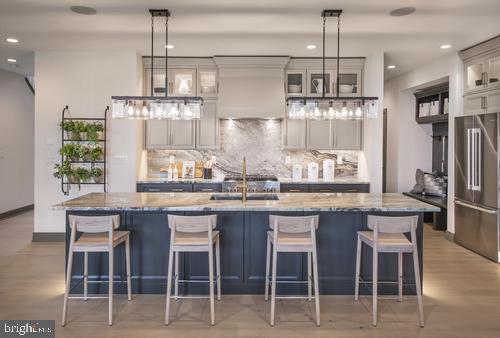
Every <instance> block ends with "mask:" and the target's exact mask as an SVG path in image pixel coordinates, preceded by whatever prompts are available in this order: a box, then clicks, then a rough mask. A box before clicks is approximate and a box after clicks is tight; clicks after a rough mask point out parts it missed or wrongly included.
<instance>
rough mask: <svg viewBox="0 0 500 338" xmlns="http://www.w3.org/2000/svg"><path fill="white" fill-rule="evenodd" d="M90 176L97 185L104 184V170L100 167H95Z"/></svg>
mask: <svg viewBox="0 0 500 338" xmlns="http://www.w3.org/2000/svg"><path fill="white" fill-rule="evenodd" d="M90 175H91V176H92V179H93V180H94V182H95V183H102V181H103V180H104V175H103V170H102V168H100V167H93V168H92V169H90Z"/></svg>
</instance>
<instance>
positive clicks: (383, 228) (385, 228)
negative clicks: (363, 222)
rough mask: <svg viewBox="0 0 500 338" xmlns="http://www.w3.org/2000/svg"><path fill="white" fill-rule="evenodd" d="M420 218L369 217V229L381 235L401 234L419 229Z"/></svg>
mask: <svg viewBox="0 0 500 338" xmlns="http://www.w3.org/2000/svg"><path fill="white" fill-rule="evenodd" d="M417 224H418V216H416V215H415V216H403V217H399V216H374V215H368V229H371V230H376V231H377V232H380V233H391V234H398V233H399V234H400V233H406V232H412V231H414V230H415V229H416V228H417Z"/></svg>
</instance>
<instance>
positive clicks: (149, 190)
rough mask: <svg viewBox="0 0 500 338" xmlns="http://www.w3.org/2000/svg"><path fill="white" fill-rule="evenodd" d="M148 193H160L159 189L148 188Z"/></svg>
mask: <svg viewBox="0 0 500 338" xmlns="http://www.w3.org/2000/svg"><path fill="white" fill-rule="evenodd" d="M146 191H147V192H155V191H160V189H159V188H147V189H146Z"/></svg>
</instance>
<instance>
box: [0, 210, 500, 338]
mask: <svg viewBox="0 0 500 338" xmlns="http://www.w3.org/2000/svg"><path fill="white" fill-rule="evenodd" d="M32 229H33V213H31V212H29V213H25V214H23V215H19V216H16V217H13V218H10V219H6V220H3V221H0V319H55V320H56V334H57V337H141V338H147V337H176V338H184V337H247V338H250V337H292V338H293V337H398V338H403V337H450V338H451V337H453V338H457V337H474V338H478V337H481V338H483V337H500V266H499V265H497V264H495V263H492V262H490V261H488V260H486V259H484V258H481V257H479V256H477V255H475V254H473V253H471V252H469V251H467V250H465V249H463V248H461V247H459V246H457V245H454V244H452V243H450V242H448V241H446V240H445V239H444V238H443V237H442V232H435V231H433V230H432V229H431V228H430V227H429V226H426V229H425V244H424V246H425V250H424V311H425V317H426V327H425V328H423V329H420V328H419V327H418V325H417V306H416V300H415V299H414V298H409V299H408V298H407V299H405V301H404V302H403V303H398V302H397V301H395V300H381V301H380V302H379V312H380V320H379V326H378V327H377V328H373V327H372V326H371V313H370V310H371V300H370V298H367V297H364V298H362V299H361V300H360V302H358V303H355V302H354V301H353V297H344V296H322V297H321V302H322V303H321V316H322V325H321V327H320V328H317V327H316V326H315V325H314V322H313V313H314V312H313V311H314V305H313V303H312V302H311V303H308V302H307V301H299V300H285V301H279V302H278V305H277V325H276V327H274V328H271V327H270V326H269V324H268V313H269V305H268V303H266V302H265V301H264V299H263V297H262V296H224V297H223V300H222V301H221V302H217V303H216V321H217V324H216V325H215V326H214V327H211V326H210V325H209V324H208V323H209V308H208V304H207V302H206V301H205V300H184V301H182V302H179V303H176V302H174V303H173V308H172V314H173V316H174V317H173V322H172V324H171V325H170V326H169V327H165V326H164V325H163V318H164V317H163V316H164V304H165V298H164V297H163V296H160V295H154V296H150V295H136V296H134V297H133V300H132V301H131V302H127V301H126V298H125V296H123V295H118V296H116V298H115V307H114V311H115V319H114V323H115V324H114V325H113V327H108V326H107V325H106V322H107V301H106V300H89V301H87V302H86V303H84V302H82V301H79V300H73V301H70V306H69V323H68V325H67V326H66V327H65V328H62V327H60V326H59V323H60V317H61V309H62V295H63V291H64V268H63V265H64V245H63V243H32V242H31V232H32Z"/></svg>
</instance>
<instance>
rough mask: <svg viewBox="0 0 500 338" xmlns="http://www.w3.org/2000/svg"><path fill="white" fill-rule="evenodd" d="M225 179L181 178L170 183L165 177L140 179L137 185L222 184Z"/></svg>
mask: <svg viewBox="0 0 500 338" xmlns="http://www.w3.org/2000/svg"><path fill="white" fill-rule="evenodd" d="M222 181H224V178H213V179H204V178H179V179H177V181H169V180H167V179H166V178H163V177H148V178H143V179H138V180H137V183H140V184H142V183H188V184H189V183H222Z"/></svg>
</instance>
